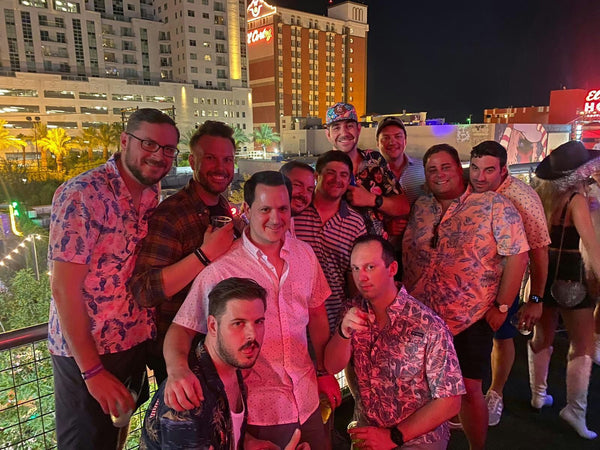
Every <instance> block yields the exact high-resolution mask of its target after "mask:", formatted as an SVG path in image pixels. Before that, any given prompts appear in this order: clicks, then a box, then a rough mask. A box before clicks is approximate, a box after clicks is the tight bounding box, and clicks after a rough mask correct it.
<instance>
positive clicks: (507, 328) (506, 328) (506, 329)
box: [494, 295, 519, 340]
mask: <svg viewBox="0 0 600 450" xmlns="http://www.w3.org/2000/svg"><path fill="white" fill-rule="evenodd" d="M517 311H519V296H518V295H517V298H515V301H514V302H513V304H512V305H511V306H510V308H509V309H508V314H507V315H506V320H505V321H504V323H503V324H502V326H501V327H500V328H498V331H496V332H495V333H494V339H500V340H504V339H512V338H514V337H515V336H516V335H517V334H518V333H519V330H517V329H516V328H515V327H514V326H513V325H512V324H511V323H510V321H511V319H512V318H513V317H514V316H515V315H516V314H517Z"/></svg>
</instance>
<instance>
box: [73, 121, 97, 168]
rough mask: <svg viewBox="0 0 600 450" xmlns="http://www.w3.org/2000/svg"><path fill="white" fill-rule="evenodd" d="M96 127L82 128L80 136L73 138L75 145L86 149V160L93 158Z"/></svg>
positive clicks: (95, 144)
mask: <svg viewBox="0 0 600 450" xmlns="http://www.w3.org/2000/svg"><path fill="white" fill-rule="evenodd" d="M98 140H99V139H98V129H97V128H94V127H87V128H84V129H83V131H82V132H81V136H79V137H77V138H75V139H73V141H75V143H76V144H77V146H78V147H79V148H81V149H82V150H86V151H87V155H88V161H92V159H94V149H95V148H96V147H97V146H98Z"/></svg>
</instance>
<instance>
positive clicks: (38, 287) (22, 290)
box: [0, 268, 50, 331]
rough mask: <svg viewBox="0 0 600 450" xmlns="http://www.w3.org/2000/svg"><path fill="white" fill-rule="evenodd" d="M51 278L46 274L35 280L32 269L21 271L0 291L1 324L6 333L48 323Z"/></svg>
mask: <svg viewBox="0 0 600 450" xmlns="http://www.w3.org/2000/svg"><path fill="white" fill-rule="evenodd" d="M49 307H50V278H49V277H48V275H47V274H46V273H41V274H40V279H39V280H36V279H35V274H34V272H33V270H32V269H29V268H27V269H21V270H19V271H17V272H16V273H15V275H14V276H13V277H12V278H11V279H10V280H9V281H8V284H7V289H3V290H2V291H0V322H1V323H2V326H3V328H4V329H5V330H6V331H10V330H16V329H19V328H25V327H29V326H32V325H37V324H40V323H45V322H47V321H48V310H49Z"/></svg>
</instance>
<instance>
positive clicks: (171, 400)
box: [165, 368, 204, 411]
mask: <svg viewBox="0 0 600 450" xmlns="http://www.w3.org/2000/svg"><path fill="white" fill-rule="evenodd" d="M202 400H204V394H203V393H202V386H200V381H198V378H196V375H194V372H192V371H191V370H190V369H189V368H186V369H179V370H177V371H172V372H169V376H168V377H167V384H166V385H165V404H166V405H167V406H168V407H169V408H173V409H174V410H175V411H185V410H190V409H194V408H197V407H199V406H200V404H201V402H202Z"/></svg>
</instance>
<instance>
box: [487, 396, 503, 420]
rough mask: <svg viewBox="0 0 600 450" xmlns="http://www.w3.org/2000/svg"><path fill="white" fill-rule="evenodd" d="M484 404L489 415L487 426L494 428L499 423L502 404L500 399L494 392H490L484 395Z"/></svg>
mask: <svg viewBox="0 0 600 450" xmlns="http://www.w3.org/2000/svg"><path fill="white" fill-rule="evenodd" d="M485 402H486V403H487V409H488V414H489V419H488V425H489V426H490V427H494V426H496V425H498V424H499V423H500V418H501V417H502V410H503V409H504V402H503V401H502V397H501V396H500V395H499V394H498V393H497V392H496V391H492V390H490V391H488V393H487V394H485Z"/></svg>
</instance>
